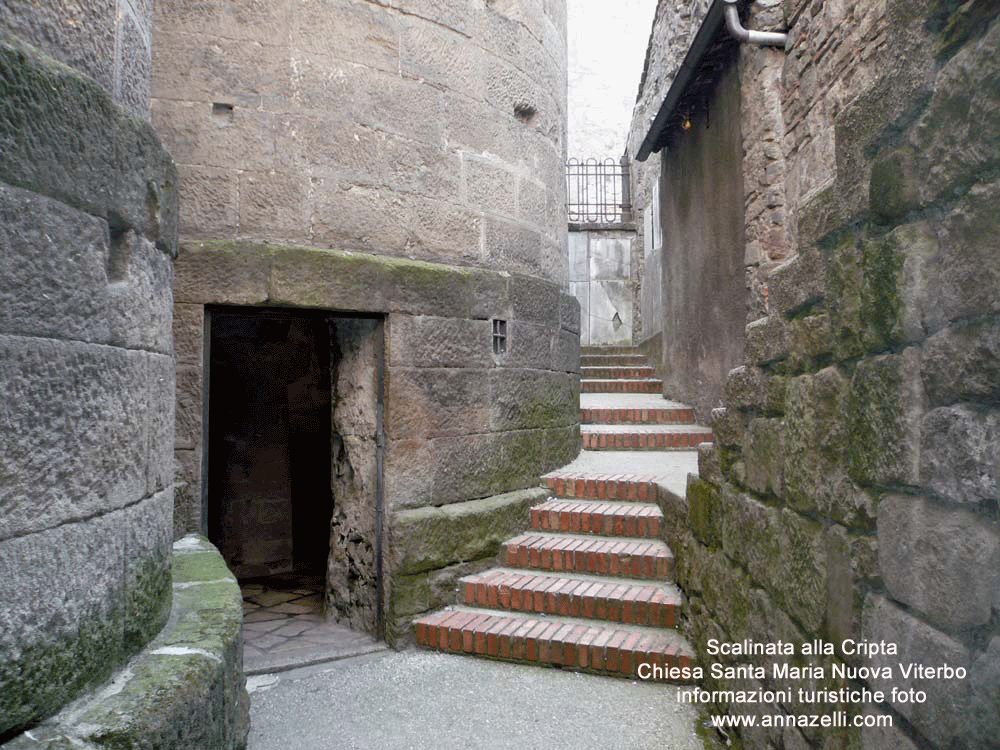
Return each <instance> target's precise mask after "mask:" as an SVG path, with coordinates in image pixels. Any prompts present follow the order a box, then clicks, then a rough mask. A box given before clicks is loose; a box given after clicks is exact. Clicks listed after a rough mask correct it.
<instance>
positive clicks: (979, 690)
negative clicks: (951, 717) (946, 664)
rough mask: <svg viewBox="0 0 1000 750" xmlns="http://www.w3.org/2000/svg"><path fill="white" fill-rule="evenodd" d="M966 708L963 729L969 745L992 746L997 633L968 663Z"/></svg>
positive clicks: (999, 691) (999, 671) (999, 647)
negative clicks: (969, 664)
mask: <svg viewBox="0 0 1000 750" xmlns="http://www.w3.org/2000/svg"><path fill="white" fill-rule="evenodd" d="M969 693H970V696H969V712H968V714H967V715H966V723H965V727H964V729H965V732H964V734H965V735H966V736H967V737H968V738H969V740H968V746H969V747H991V746H994V745H996V743H997V737H998V736H1000V714H998V713H997V710H996V707H997V703H998V702H1000V637H997V636H994V637H993V638H991V639H990V642H989V645H988V646H987V647H986V650H985V651H984V652H983V653H981V654H978V655H977V656H976V657H975V658H974V659H973V662H972V666H971V667H969Z"/></svg>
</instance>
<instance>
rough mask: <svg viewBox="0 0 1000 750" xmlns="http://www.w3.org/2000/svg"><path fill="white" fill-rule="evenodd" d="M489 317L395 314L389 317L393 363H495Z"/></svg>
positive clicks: (449, 364)
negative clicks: (467, 317) (478, 318)
mask: <svg viewBox="0 0 1000 750" xmlns="http://www.w3.org/2000/svg"><path fill="white" fill-rule="evenodd" d="M491 336H492V330H491V327H490V321H488V320H466V319H461V318H436V317H430V316H422V315H418V316H410V315H393V316H392V317H391V318H390V320H389V331H388V362H389V366H390V367H406V366H412V367H475V368H489V367H491V366H492V365H493V355H492V352H493V348H492V343H491Z"/></svg>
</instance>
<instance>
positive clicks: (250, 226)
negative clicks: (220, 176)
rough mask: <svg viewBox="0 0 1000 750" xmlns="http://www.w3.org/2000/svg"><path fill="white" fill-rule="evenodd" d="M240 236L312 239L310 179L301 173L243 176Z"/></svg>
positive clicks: (260, 173)
mask: <svg viewBox="0 0 1000 750" xmlns="http://www.w3.org/2000/svg"><path fill="white" fill-rule="evenodd" d="M239 189H240V233H241V234H245V235H248V236H251V237H254V238H255V239H265V240H267V239H269V240H275V241H280V242H297V241H298V242H304V241H307V240H309V239H310V237H311V233H310V223H311V222H310V220H311V217H312V205H311V190H310V180H309V178H308V177H306V176H305V175H301V174H282V173H277V172H241V173H240V184H239Z"/></svg>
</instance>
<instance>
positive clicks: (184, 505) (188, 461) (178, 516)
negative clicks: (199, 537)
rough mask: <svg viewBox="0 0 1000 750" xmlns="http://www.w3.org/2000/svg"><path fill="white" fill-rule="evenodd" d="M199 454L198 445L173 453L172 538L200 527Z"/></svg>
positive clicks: (192, 532)
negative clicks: (191, 448) (194, 448)
mask: <svg viewBox="0 0 1000 750" xmlns="http://www.w3.org/2000/svg"><path fill="white" fill-rule="evenodd" d="M201 455H202V454H201V448H200V447H199V448H198V449H196V450H178V451H176V452H175V453H174V470H175V472H176V474H175V475H174V537H173V538H174V539H180V538H181V537H182V536H184V535H185V534H195V533H200V532H201V529H202V522H203V519H202V512H201ZM206 520H207V519H206Z"/></svg>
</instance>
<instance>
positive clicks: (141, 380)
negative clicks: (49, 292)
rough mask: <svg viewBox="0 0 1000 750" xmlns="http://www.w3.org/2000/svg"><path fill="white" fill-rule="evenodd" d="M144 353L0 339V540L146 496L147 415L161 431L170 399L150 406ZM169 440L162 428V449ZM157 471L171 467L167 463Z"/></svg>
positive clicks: (52, 341) (169, 411) (169, 414)
mask: <svg viewBox="0 0 1000 750" xmlns="http://www.w3.org/2000/svg"><path fill="white" fill-rule="evenodd" d="M148 357H149V355H146V354H144V353H142V352H134V351H131V352H130V351H124V350H121V349H114V348H112V347H105V346H94V345H89V344H78V343H74V342H67V341H58V340H55V339H31V338H21V337H17V336H0V393H2V398H0V403H2V404H3V406H2V407H0V409H2V413H3V420H4V423H5V424H6V425H7V433H8V438H7V441H6V446H7V447H6V449H5V450H4V451H2V452H0V476H2V478H3V479H2V482H0V508H2V509H3V512H2V513H0V538H6V537H9V536H12V535H15V534H24V533H27V532H30V531H38V530H41V529H44V528H47V527H50V526H53V525H55V524H58V523H62V522H65V521H68V520H70V519H76V518H81V517H86V516H90V515H94V514H96V513H101V512H107V511H108V510H111V509H114V508H122V507H124V506H125V505H128V504H130V503H132V502H135V501H136V500H138V499H139V498H141V497H144V496H145V495H146V494H147V492H146V490H147V479H148V477H147V469H148V464H147V461H148V459H149V455H150V453H149V446H148V430H149V426H150V424H151V422H150V419H151V416H152V417H153V419H154V420H155V422H156V424H157V425H158V427H159V428H162V429H165V428H166V420H168V419H169V421H170V422H171V423H172V412H173V408H172V405H171V404H170V401H169V400H168V401H167V403H166V404H163V403H160V402H158V403H157V404H156V405H154V406H153V409H152V410H151V408H150V404H149V397H150V388H149V384H148V381H147V377H148V375H149V371H148ZM171 427H172V425H171ZM157 434H158V435H159V434H160V431H159V430H158V432H157ZM172 444H173V436H172V435H171V436H170V438H169V440H168V441H167V443H166V447H167V448H170V447H171V446H172ZM160 447H163V446H161V445H159V444H158V446H157V448H158V452H157V456H159V455H160V453H159V448H160ZM161 469H162V470H166V471H167V472H170V466H169V463H168V464H167V465H166V466H163V467H158V468H157V470H158V471H159V470H161Z"/></svg>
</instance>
